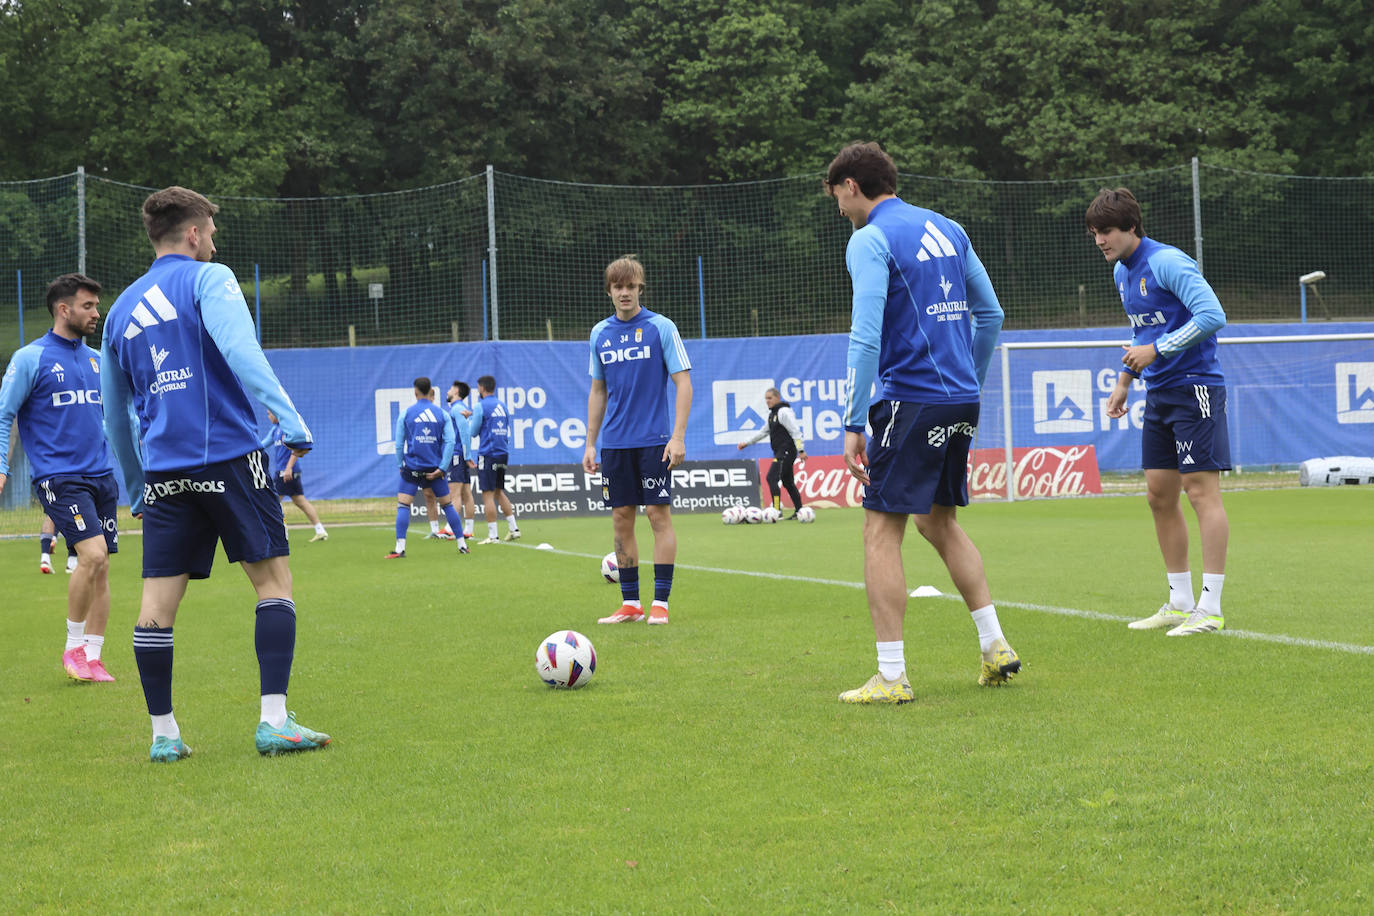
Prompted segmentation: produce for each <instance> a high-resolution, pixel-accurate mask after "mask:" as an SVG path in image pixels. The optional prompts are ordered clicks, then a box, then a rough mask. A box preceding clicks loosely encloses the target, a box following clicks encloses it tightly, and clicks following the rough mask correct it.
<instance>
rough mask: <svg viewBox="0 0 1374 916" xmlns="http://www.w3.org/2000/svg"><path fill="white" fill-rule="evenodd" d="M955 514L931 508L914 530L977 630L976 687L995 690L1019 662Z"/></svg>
mask: <svg viewBox="0 0 1374 916" xmlns="http://www.w3.org/2000/svg"><path fill="white" fill-rule="evenodd" d="M958 511H959V510H958V509H957V508H955V507H954V506H938V505H937V506H931V508H930V513H929V514H928V515H918V516H916V530H917V531H919V532H921V536H922V537H924V538H925V539H926V540H927V541H929V542H930V544H931V546H933V547H934V548H935V550H936V552H938V553H939V554H940V559H941V560H942V561H944V564H945V569H947V570H948V571H949V577H950V580H951V581H953V582H954V587H955V588H956V589H958V590H959V594H960V595H961V596H962V597H963V599H964V603H965V604H966V605H968V610H969V615H970V616H971V617H972V618H973V624H974V626H975V627H977V628H978V648H979V651H980V652H981V653H982V656H983V663H982V669H981V671H980V672H979V675H978V683H979V684H981V685H983V686H985V687H996V686H1000V685H1002V684H1005V683H1006V682H1007V681H1009V680H1011V678H1012V677H1013V676H1014V675H1015V674H1016V673H1017V672H1018V671H1020V670H1021V659H1020V657H1019V656H1018V655H1017V654H1016V652H1015V651H1014V650H1013V649H1012V647H1011V646H1010V645H1009V644H1008V643H1007V640H1006V637H1005V636H1004V635H1003V634H1002V623H1001V621H1000V620H998V619H997V608H996V606H995V605H993V603H992V592H991V590H989V588H988V577H987V572H986V571H985V570H984V568H983V555H982V554H981V553H979V552H978V548H977V546H975V545H974V543H973V541H972V540H971V539H970V538H969V536H968V534H967V533H965V531H964V529H963V527H962V526H961V525H960V524H959V521H958Z"/></svg>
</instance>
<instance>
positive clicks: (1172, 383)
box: [1084, 188, 1231, 636]
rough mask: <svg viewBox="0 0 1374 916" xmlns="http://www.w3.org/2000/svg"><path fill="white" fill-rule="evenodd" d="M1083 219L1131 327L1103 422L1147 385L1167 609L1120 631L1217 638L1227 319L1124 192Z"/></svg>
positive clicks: (1148, 484) (1153, 505)
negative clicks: (1193, 547) (1196, 569)
mask: <svg viewBox="0 0 1374 916" xmlns="http://www.w3.org/2000/svg"><path fill="white" fill-rule="evenodd" d="M1084 220H1085V222H1086V223H1087V225H1088V231H1089V232H1090V233H1091V234H1092V237H1093V242H1094V243H1095V244H1096V245H1097V249H1098V250H1099V251H1101V252H1102V256H1103V257H1104V258H1106V259H1107V263H1108V264H1111V265H1112V277H1113V279H1115V280H1116V289H1117V292H1119V293H1120V294H1121V304H1122V306H1123V307H1124V308H1125V309H1126V315H1127V317H1128V318H1130V321H1131V332H1132V337H1131V342H1130V344H1128V345H1127V346H1126V347H1125V351H1126V352H1125V353H1124V354H1122V357H1121V362H1122V365H1123V366H1124V367H1125V368H1124V369H1122V370H1121V374H1120V375H1119V376H1118V377H1117V381H1116V387H1115V388H1114V389H1112V393H1111V394H1110V395H1109V396H1108V397H1107V416H1109V417H1113V418H1115V417H1122V416H1125V415H1126V396H1127V394H1128V393H1129V392H1130V387H1131V384H1132V382H1133V381H1134V380H1135V379H1142V380H1143V381H1144V382H1145V416H1144V425H1143V427H1142V429H1141V436H1140V450H1141V467H1143V468H1144V470H1145V489H1146V493H1147V499H1148V500H1149V503H1150V512H1151V514H1152V515H1153V516H1154V520H1155V536H1156V537H1157V538H1158V540H1159V550H1160V553H1162V554H1163V555H1164V569H1165V572H1166V573H1167V575H1168V579H1169V600H1168V601H1166V602H1165V603H1164V604H1163V606H1161V607H1160V609H1159V610H1158V611H1156V612H1155V613H1154V614H1152V615H1151V616H1149V617H1146V618H1144V619H1142V620H1134V621H1132V622H1131V623H1130V624H1128V626H1129V627H1130V628H1131V629H1133V630H1158V629H1163V628H1165V627H1168V628H1169V632H1168V634H1167V635H1169V636H1193V635H1195V634H1198V633H1214V632H1216V631H1217V630H1220V629H1221V628H1222V627H1223V626H1224V625H1225V620H1224V618H1223V617H1222V613H1221V586H1222V583H1223V582H1224V581H1225V579H1226V546H1227V542H1228V541H1229V539H1230V534H1231V527H1230V522H1229V521H1228V520H1227V518H1226V507H1225V506H1224V505H1222V501H1221V472H1222V471H1226V470H1230V468H1231V443H1230V438H1229V435H1228V433H1227V429H1226V380H1225V379H1224V378H1223V377H1222V374H1221V364H1220V363H1219V362H1218V361H1217V338H1216V332H1217V331H1218V330H1220V329H1221V328H1222V327H1224V326H1225V324H1226V314H1225V313H1224V312H1223V311H1222V309H1221V302H1220V301H1218V299H1217V295H1216V293H1215V292H1213V291H1212V287H1211V286H1210V285H1209V284H1208V283H1207V281H1206V280H1204V279H1203V278H1202V272H1201V271H1200V270H1198V266H1197V262H1196V261H1194V260H1193V259H1192V258H1190V257H1188V256H1187V255H1186V254H1184V253H1183V252H1182V251H1180V250H1179V249H1177V248H1174V247H1173V246H1170V245H1164V244H1161V243H1160V242H1156V241H1155V240H1154V239H1152V238H1150V237H1149V236H1147V235H1146V234H1145V229H1144V223H1143V221H1142V219H1141V213H1140V202H1139V201H1137V200H1136V199H1135V195H1134V194H1132V193H1131V192H1130V191H1129V190H1127V189H1126V188H1116V189H1114V190H1113V189H1111V188H1103V189H1102V190H1101V191H1099V192H1098V194H1097V197H1095V198H1093V202H1092V203H1091V204H1089V205H1088V212H1087V213H1086V214H1085V216H1084ZM1182 493H1187V494H1188V502H1189V503H1191V504H1192V506H1193V511H1194V512H1195V513H1197V525H1198V533H1199V534H1200V535H1201V537H1202V596H1201V597H1200V598H1198V600H1197V603H1196V604H1194V603H1193V579H1192V572H1191V570H1190V569H1189V563H1188V524H1187V522H1186V520H1185V519H1184V518H1183V509H1182V507H1181V506H1180V505H1179V496H1180V494H1182Z"/></svg>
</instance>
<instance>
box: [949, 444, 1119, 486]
mask: <svg viewBox="0 0 1374 916" xmlns="http://www.w3.org/2000/svg"><path fill="white" fill-rule="evenodd" d="M1011 460H1012V467H1013V473H1014V475H1015V480H1016V494H1015V495H1016V498H1017V499H1033V498H1045V497H1053V496H1085V495H1087V494H1089V493H1101V492H1102V477H1101V474H1100V473H1099V471H1098V467H1097V450H1096V449H1095V448H1094V447H1093V446H1091V445H1070V446H1065V447H1053V446H1035V447H1032V448H1016V449H1012V456H1011ZM968 489H969V496H971V497H975V498H976V497H979V496H1001V497H1005V496H1006V495H1007V461H1006V451H1005V450H1003V449H995V448H980V449H978V450H977V451H975V452H974V453H973V454H971V455H970V456H969V463H968Z"/></svg>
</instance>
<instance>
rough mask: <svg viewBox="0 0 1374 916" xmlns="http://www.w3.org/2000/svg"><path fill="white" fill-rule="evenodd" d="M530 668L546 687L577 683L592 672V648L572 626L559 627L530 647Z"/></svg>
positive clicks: (594, 653) (593, 662) (590, 643)
mask: <svg viewBox="0 0 1374 916" xmlns="http://www.w3.org/2000/svg"><path fill="white" fill-rule="evenodd" d="M534 670H535V672H536V673H538V675H539V679H540V680H542V681H543V682H544V683H545V684H548V685H549V686H550V687H559V688H563V687H568V688H572V687H581V686H583V685H584V684H586V683H587V682H588V681H590V680H591V679H592V675H593V674H595V673H596V649H594V648H592V641H591V640H590V639H588V638H587V637H585V636H583V635H582V634H581V633H579V632H577V631H576V630H559V631H558V632H557V633H550V634H549V636H548V638H547V639H545V640H544V641H543V642H541V643H540V644H539V648H538V649H536V650H534Z"/></svg>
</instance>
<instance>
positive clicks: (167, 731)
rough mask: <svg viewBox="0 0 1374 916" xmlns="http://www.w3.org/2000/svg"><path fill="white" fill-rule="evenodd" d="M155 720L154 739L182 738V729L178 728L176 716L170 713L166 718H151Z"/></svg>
mask: <svg viewBox="0 0 1374 916" xmlns="http://www.w3.org/2000/svg"><path fill="white" fill-rule="evenodd" d="M149 718H151V719H152V720H153V739H154V740H156V739H158V738H180V737H181V729H180V728H178V727H177V720H176V716H174V715H172V714H171V713H170V712H169V713H167V715H165V716H149Z"/></svg>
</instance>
